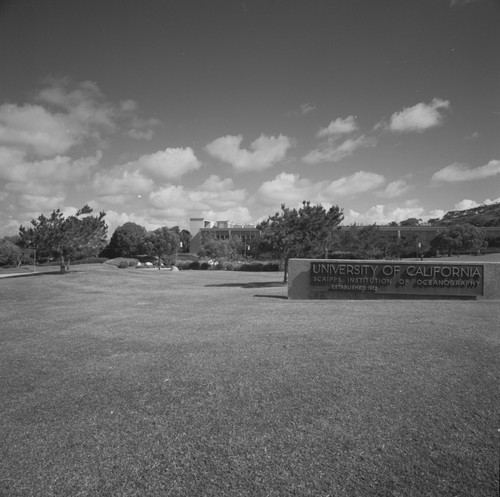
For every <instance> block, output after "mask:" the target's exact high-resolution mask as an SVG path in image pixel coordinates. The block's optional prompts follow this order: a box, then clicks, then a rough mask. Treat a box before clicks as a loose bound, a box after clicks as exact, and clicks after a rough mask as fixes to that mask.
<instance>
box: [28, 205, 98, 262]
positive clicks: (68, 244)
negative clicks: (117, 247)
mask: <svg viewBox="0 0 500 497" xmlns="http://www.w3.org/2000/svg"><path fill="white" fill-rule="evenodd" d="M92 212H93V211H92V209H91V208H90V207H89V206H88V205H85V206H83V207H82V208H81V209H80V210H78V211H77V212H76V214H75V215H74V216H69V217H67V218H65V217H64V215H63V213H62V212H61V211H60V210H59V209H57V210H55V211H53V212H52V214H51V215H50V217H46V216H44V215H43V214H40V216H38V218H37V219H33V220H32V221H31V224H32V227H29V228H25V227H24V226H20V228H19V238H20V245H21V246H22V247H25V248H32V249H35V250H41V251H45V252H47V253H49V254H51V255H53V256H54V257H56V258H59V260H60V264H61V272H65V271H68V270H69V264H70V260H71V258H72V257H74V256H75V255H76V254H82V253H84V254H85V255H98V253H99V252H100V251H101V250H102V248H103V247H104V246H105V245H106V233H107V230H108V227H107V225H106V223H105V221H104V216H105V215H106V213H105V212H100V213H99V215H98V216H91V215H90V214H91V213H92Z"/></svg>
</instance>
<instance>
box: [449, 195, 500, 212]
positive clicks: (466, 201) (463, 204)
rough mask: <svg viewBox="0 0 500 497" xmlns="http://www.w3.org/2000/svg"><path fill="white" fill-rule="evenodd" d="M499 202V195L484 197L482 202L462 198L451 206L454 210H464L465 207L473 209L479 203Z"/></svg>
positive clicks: (479, 204)
mask: <svg viewBox="0 0 500 497" xmlns="http://www.w3.org/2000/svg"><path fill="white" fill-rule="evenodd" d="M498 202H500V197H498V198H496V199H493V200H490V199H489V198H487V199H485V200H484V201H483V202H476V201H475V200H470V199H464V200H461V201H460V202H457V203H456V204H455V206H454V208H453V210H455V211H464V210H467V209H474V208H476V207H479V206H481V205H491V204H496V203H498Z"/></svg>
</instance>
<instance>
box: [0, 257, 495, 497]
mask: <svg viewBox="0 0 500 497" xmlns="http://www.w3.org/2000/svg"><path fill="white" fill-rule="evenodd" d="M75 269H77V271H78V272H76V271H75V272H73V273H70V274H68V275H64V276H60V275H43V276H40V277H37V278H13V279H3V280H0V313H1V316H2V321H1V324H0V375H1V382H0V398H1V399H2V402H1V404H0V418H1V419H2V423H1V426H0V440H2V442H3V443H2V444H1V445H0V454H1V456H0V481H1V482H2V483H1V485H2V486H1V487H0V495H8V496H11V495H12V496H15V495H22V496H51V495H61V496H68V495H81V496H87V495H88V496H112V495H113V496H114V495H116V496H144V495H148V496H154V495H162V496H163V495H172V496H187V495H189V496H197V495H213V496H216V495H217V496H223V495H227V496H240V495H241V496H247V495H248V496H283V495H298V496H307V495H311V496H327V495H335V496H342V495H347V496H357V495H359V496H368V495H369V496H373V495H380V496H390V495H393V496H422V495H432V496H435V495H440V496H448V495H449V496H464V497H465V496H467V497H470V496H487V495H496V491H497V488H498V467H497V463H498V433H497V428H498V417H497V414H496V413H495V409H497V408H498V405H499V398H498V380H499V376H500V374H499V366H498V353H499V351H500V338H499V332H498V322H499V321H500V319H499V318H500V310H499V306H498V302H454V301H436V302H430V301H422V302H420V301H408V302H407V301H374V302H350V301H337V302H332V301H315V302H312V301H310V302H298V301H293V302H292V301H287V300H283V299H281V298H279V297H283V296H284V295H286V289H285V288H284V287H282V286H281V285H279V280H280V276H281V275H279V274H273V273H260V274H250V273H247V274H245V273H229V272H217V271H215V272H207V271H203V272H188V271H186V272H178V273H170V272H167V271H157V272H154V271H151V272H141V271H137V270H133V269H131V270H128V269H127V270H119V269H116V268H113V267H109V266H107V267H106V266H104V265H102V266H94V267H87V268H83V267H81V268H80V267H79V268H75ZM2 489H3V491H2Z"/></svg>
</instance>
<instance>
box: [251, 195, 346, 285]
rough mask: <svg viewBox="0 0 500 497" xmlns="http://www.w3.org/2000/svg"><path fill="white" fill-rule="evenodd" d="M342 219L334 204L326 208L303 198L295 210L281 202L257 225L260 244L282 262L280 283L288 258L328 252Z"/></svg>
mask: <svg viewBox="0 0 500 497" xmlns="http://www.w3.org/2000/svg"><path fill="white" fill-rule="evenodd" d="M343 218H344V216H343V214H342V210H341V209H339V207H338V206H333V207H331V208H330V209H329V210H328V211H326V210H325V208H324V207H323V206H322V205H319V204H318V205H311V204H310V202H306V201H304V202H302V207H301V208H300V209H298V210H297V209H290V208H288V207H286V206H285V204H282V205H281V212H277V213H276V214H274V215H273V216H269V218H268V219H267V220H265V221H263V222H262V223H260V224H259V225H258V226H257V227H258V228H259V229H260V230H261V242H262V246H263V247H267V248H268V249H269V250H271V251H272V252H274V253H276V254H277V256H278V258H279V259H280V261H281V262H282V264H283V272H284V276H283V283H286V282H287V281H288V260H289V259H290V257H318V256H325V254H327V253H328V250H329V246H330V244H331V243H332V241H333V237H334V232H335V230H337V229H338V227H339V224H340V223H341V222H342V220H343Z"/></svg>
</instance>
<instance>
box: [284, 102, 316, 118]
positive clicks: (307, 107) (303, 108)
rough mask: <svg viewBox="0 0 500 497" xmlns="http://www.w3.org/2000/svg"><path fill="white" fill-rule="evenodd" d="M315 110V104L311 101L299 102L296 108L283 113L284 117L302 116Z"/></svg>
mask: <svg viewBox="0 0 500 497" xmlns="http://www.w3.org/2000/svg"><path fill="white" fill-rule="evenodd" d="M315 110H316V106H315V105H313V104H311V103H305V104H301V105H300V107H299V108H298V109H297V110H291V111H289V112H287V113H286V114H285V117H289V118H290V117H302V116H305V115H307V114H309V113H310V112H313V111H315Z"/></svg>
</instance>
